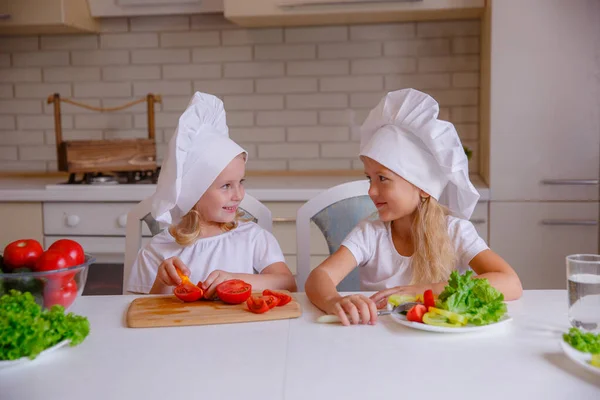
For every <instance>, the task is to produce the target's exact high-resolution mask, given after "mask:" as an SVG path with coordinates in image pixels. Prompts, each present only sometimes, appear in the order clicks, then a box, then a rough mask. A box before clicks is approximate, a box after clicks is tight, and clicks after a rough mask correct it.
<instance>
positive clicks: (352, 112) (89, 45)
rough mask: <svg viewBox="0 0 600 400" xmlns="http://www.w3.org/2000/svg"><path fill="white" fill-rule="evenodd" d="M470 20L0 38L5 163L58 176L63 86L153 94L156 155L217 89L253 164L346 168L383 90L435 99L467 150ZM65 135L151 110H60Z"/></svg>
mask: <svg viewBox="0 0 600 400" xmlns="http://www.w3.org/2000/svg"><path fill="white" fill-rule="evenodd" d="M479 29H480V28H479V22H478V21H476V20H465V21H435V22H418V23H398V24H385V25H352V26H328V27H307V28H285V29H278V28H275V29H258V30H247V29H239V28H238V27H236V26H235V25H232V24H230V23H229V22H227V21H225V20H224V19H223V17H222V16H216V15H198V16H191V17H189V16H166V17H140V18H129V19H126V18H119V19H105V20H102V33H101V34H100V35H83V36H82V35H77V36H41V37H40V36H38V37H35V36H23V37H0V171H55V170H56V147H55V146H54V143H55V140H54V117H53V114H52V106H51V105H48V104H46V101H45V100H46V98H47V97H48V95H50V94H52V93H54V92H58V93H60V95H61V96H62V97H70V98H73V99H76V100H78V101H80V102H83V103H86V104H90V105H93V106H102V107H111V106H117V105H121V104H124V103H127V102H129V101H131V100H132V99H135V98H140V97H142V96H145V95H146V94H147V93H149V92H152V93H156V94H161V95H162V96H163V104H162V105H158V108H157V115H156V124H157V152H158V156H159V159H160V158H161V157H162V155H163V154H164V152H165V150H166V147H167V143H168V141H169V138H170V137H171V135H172V133H173V131H174V129H175V126H176V124H177V119H178V117H179V116H180V114H181V112H182V111H183V110H184V109H185V106H186V104H187V103H188V101H189V99H190V96H191V95H192V93H193V92H194V91H203V92H208V93H213V94H216V95H218V96H219V97H221V98H222V99H223V100H224V102H225V108H226V110H227V122H228V125H229V127H230V134H231V137H232V138H233V139H234V140H236V141H238V142H239V143H240V144H241V145H242V146H243V147H244V148H245V149H246V150H248V152H249V154H250V159H249V162H248V169H249V170H347V169H350V168H355V169H357V168H362V164H361V163H360V161H359V160H358V158H357V153H358V143H359V135H358V126H360V124H361V123H362V121H363V120H364V118H365V116H366V115H367V113H368V111H369V110H370V109H371V108H372V107H374V106H375V105H376V104H377V102H378V101H379V100H380V98H381V97H382V95H383V94H384V93H385V92H386V91H390V90H396V89H400V88H406V87H414V88H417V89H420V90H423V91H426V92H428V93H429V94H431V95H432V96H434V97H435V98H436V99H437V100H438V101H439V103H440V106H441V112H440V115H441V118H443V119H448V120H450V121H452V122H453V123H455V125H456V127H457V129H458V132H459V135H460V137H461V139H462V140H463V143H464V144H465V145H467V146H469V147H471V148H472V149H473V150H474V154H473V158H472V159H471V172H474V173H475V172H477V162H478V142H479V128H478V113H479V109H478V105H479V98H478V97H479V90H478V88H479V62H480V59H479ZM62 108H63V121H62V123H63V132H64V138H65V139H67V140H74V139H91V140H97V139H109V138H132V137H140V138H141V137H146V135H147V131H146V126H147V125H146V106H145V104H140V105H137V106H134V107H133V108H130V109H127V110H125V111H119V112H113V113H104V114H102V113H98V112H92V111H87V110H85V109H82V108H76V107H73V106H70V105H68V104H63V106H62Z"/></svg>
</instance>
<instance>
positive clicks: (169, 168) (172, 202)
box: [127, 92, 296, 298]
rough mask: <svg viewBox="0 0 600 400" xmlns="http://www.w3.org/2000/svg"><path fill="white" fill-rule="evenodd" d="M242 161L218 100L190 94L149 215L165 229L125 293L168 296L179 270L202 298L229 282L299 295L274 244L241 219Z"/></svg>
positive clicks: (145, 252)
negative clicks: (201, 292) (201, 289)
mask: <svg viewBox="0 0 600 400" xmlns="http://www.w3.org/2000/svg"><path fill="white" fill-rule="evenodd" d="M247 157H248V154H247V153H246V151H245V150H244V149H242V148H241V147H240V146H239V145H237V144H236V143H235V142H234V141H233V140H231V139H230V138H229V133H228V129H227V125H226V121H225V110H224V109H223V103H222V102H221V100H219V99H218V98H216V97H214V96H212V95H209V94H204V93H199V92H197V93H195V94H194V96H193V97H192V100H191V101H190V104H189V105H188V107H187V109H186V110H185V112H184V113H183V115H182V116H181V117H180V118H179V124H178V126H177V130H176V132H175V134H174V135H173V137H172V139H171V141H170V143H169V150H168V154H167V155H166V158H165V160H164V162H163V165H162V168H161V173H160V176H159V179H158V184H157V187H156V192H155V194H154V196H153V200H152V212H151V213H152V216H153V217H154V218H155V219H156V220H157V221H158V222H159V223H160V225H161V227H164V228H168V229H164V230H163V231H162V232H161V233H159V234H157V235H156V236H154V237H153V238H152V240H151V241H150V242H149V243H148V244H147V245H146V246H144V247H143V248H142V249H141V250H140V252H139V253H138V257H137V259H136V261H135V263H134V265H133V267H132V271H131V275H130V278H129V283H128V287H127V290H128V291H131V292H138V293H168V292H170V291H172V286H176V285H178V284H180V283H181V278H180V277H179V275H178V273H177V269H179V270H180V271H181V272H182V273H183V274H184V275H188V276H189V277H190V279H191V280H192V282H194V283H195V282H198V281H202V282H203V286H204V289H205V291H206V292H205V297H207V298H210V297H212V296H213V294H214V292H215V288H216V286H217V285H218V284H219V283H221V282H223V281H225V280H229V279H234V278H236V279H242V280H244V281H246V282H248V283H250V284H251V285H252V286H253V287H255V288H256V289H267V288H268V289H288V290H295V289H296V284H295V280H294V276H293V275H292V273H291V272H290V270H289V269H288V267H287V265H286V264H285V259H284V257H283V253H282V252H281V248H280V247H279V244H278V243H277V240H276V239H275V237H274V236H273V235H272V234H271V233H270V232H268V231H266V230H264V229H262V228H261V227H260V226H258V225H257V224H255V223H254V222H249V221H244V220H241V219H240V216H241V215H242V213H241V212H239V211H238V206H239V204H240V202H241V201H242V199H243V198H244V194H245V192H244V185H243V182H244V174H245V170H246V159H247ZM254 271H257V272H258V273H259V274H258V275H256V274H254V273H253V272H254Z"/></svg>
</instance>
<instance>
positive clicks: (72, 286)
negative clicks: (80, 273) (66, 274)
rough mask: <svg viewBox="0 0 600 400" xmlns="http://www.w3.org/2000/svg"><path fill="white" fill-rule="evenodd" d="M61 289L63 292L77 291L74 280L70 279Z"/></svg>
mask: <svg viewBox="0 0 600 400" xmlns="http://www.w3.org/2000/svg"><path fill="white" fill-rule="evenodd" d="M62 288H63V290H71V291H72V290H74V291H77V282H75V279H71V280H70V281H68V282H67V283H65V285H64V286H63V287H62Z"/></svg>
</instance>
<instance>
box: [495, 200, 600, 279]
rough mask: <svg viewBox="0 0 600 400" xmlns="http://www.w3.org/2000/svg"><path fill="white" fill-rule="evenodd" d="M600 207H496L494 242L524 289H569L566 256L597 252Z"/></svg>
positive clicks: (529, 204)
mask: <svg viewBox="0 0 600 400" xmlns="http://www.w3.org/2000/svg"><path fill="white" fill-rule="evenodd" d="M598 209H599V207H598V203H597V202H575V201H572V202H495V201H494V202H492V203H491V206H490V218H491V221H492V222H493V223H492V224H491V225H490V227H491V230H490V241H491V245H492V250H494V251H495V252H497V253H498V254H500V256H502V257H503V258H504V259H505V260H506V261H507V262H508V263H509V264H510V265H511V266H512V267H513V268H514V269H515V271H516V272H517V274H518V275H519V277H520V278H521V282H522V283H523V288H524V289H527V290H531V289H536V290H537V289H566V287H567V281H566V265H565V257H566V256H567V255H569V254H578V253H592V254H597V252H598Z"/></svg>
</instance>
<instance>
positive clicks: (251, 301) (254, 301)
mask: <svg viewBox="0 0 600 400" xmlns="http://www.w3.org/2000/svg"><path fill="white" fill-rule="evenodd" d="M246 304H247V305H248V310H250V311H252V312H253V313H255V314H262V313H266V312H267V311H269V310H270V308H269V305H268V304H267V302H266V301H265V299H264V296H252V297H248V300H246Z"/></svg>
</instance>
